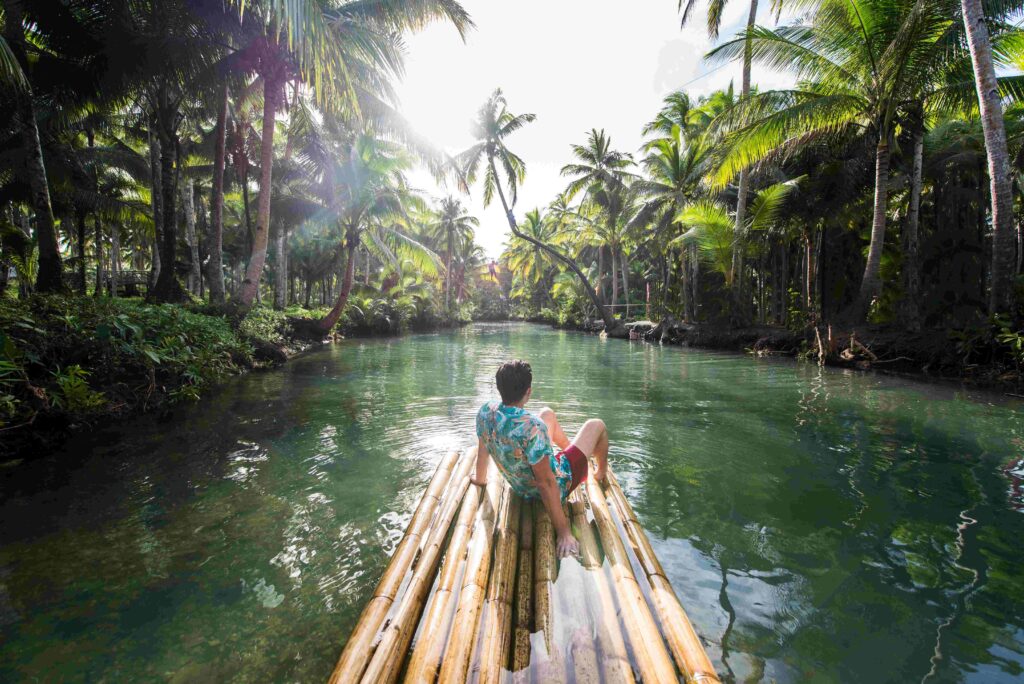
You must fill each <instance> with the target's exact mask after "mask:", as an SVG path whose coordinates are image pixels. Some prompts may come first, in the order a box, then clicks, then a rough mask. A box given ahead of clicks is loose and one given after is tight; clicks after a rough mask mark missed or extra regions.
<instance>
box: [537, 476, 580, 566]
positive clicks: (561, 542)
mask: <svg viewBox="0 0 1024 684" xmlns="http://www.w3.org/2000/svg"><path fill="white" fill-rule="evenodd" d="M531 467H532V468H533V477H534V479H535V480H536V481H537V490H538V491H539V492H540V500H541V501H542V502H543V503H544V510H546V511H547V512H548V518H550V519H551V525H552V526H553V527H554V528H555V537H556V542H555V543H556V546H557V551H558V557H559V558H565V557H566V556H576V555H579V552H580V545H579V542H577V541H576V537H574V536H572V528H570V527H569V520H568V519H567V518H566V517H565V511H563V510H562V493H561V491H560V490H559V489H558V482H557V481H556V480H555V474H554V473H553V472H552V471H551V465H550V464H549V463H548V460H547V459H546V458H545V459H541V460H540V461H539V462H538V463H535V464H533V466H531Z"/></svg>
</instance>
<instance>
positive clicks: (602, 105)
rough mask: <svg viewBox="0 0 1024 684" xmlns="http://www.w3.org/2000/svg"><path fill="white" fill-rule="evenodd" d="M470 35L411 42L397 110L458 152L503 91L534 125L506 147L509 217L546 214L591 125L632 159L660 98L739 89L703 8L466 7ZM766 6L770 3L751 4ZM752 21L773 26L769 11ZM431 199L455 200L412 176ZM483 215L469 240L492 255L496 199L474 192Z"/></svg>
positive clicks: (532, 2)
mask: <svg viewBox="0 0 1024 684" xmlns="http://www.w3.org/2000/svg"><path fill="white" fill-rule="evenodd" d="M462 4H463V6H464V7H465V8H466V10H467V11H468V12H469V14H470V16H471V17H472V19H473V21H474V23H475V24H476V28H475V29H473V30H472V31H470V32H469V34H468V35H467V36H466V41H465V43H463V42H462V40H461V39H460V38H459V35H458V32H457V31H456V30H455V29H454V28H452V27H451V26H450V25H444V24H436V25H432V26H430V27H428V28H427V29H425V30H423V31H421V32H419V33H417V34H415V35H411V36H408V37H407V56H406V73H405V75H404V78H403V80H402V82H401V83H400V84H399V87H398V95H399V98H400V102H401V110H402V112H403V114H404V115H405V116H406V118H407V119H408V120H409V121H410V123H411V124H412V125H413V127H414V128H415V129H416V130H417V132H419V133H420V134H422V135H424V136H426V137H427V139H429V140H431V141H432V142H433V143H434V144H435V145H437V146H438V147H440V148H442V149H444V150H445V151H447V152H449V153H457V152H461V151H462V150H465V149H466V148H468V147H469V146H470V145H472V143H473V142H474V141H473V137H472V135H471V133H470V122H471V120H472V119H473V117H474V115H475V114H476V112H477V110H478V109H479V108H480V105H482V104H483V102H484V101H485V100H486V99H487V97H488V96H489V95H490V94H491V93H492V92H493V91H494V89H495V88H498V87H500V88H501V89H502V90H503V91H504V93H505V97H506V99H507V100H508V103H509V109H510V111H512V112H513V113H514V114H523V113H527V112H529V113H533V114H535V115H536V116H537V119H536V121H534V122H533V123H531V124H529V125H527V126H525V127H524V128H523V129H521V130H520V131H518V132H516V133H514V134H513V135H512V136H511V137H510V138H508V139H507V144H508V146H509V148H510V149H511V150H512V151H513V152H515V153H516V154H518V155H519V156H520V157H522V159H523V160H524V161H525V162H526V182H525V183H524V184H523V185H522V186H521V188H520V191H519V201H518V204H517V205H516V208H515V214H516V217H517V218H521V217H522V215H523V214H524V213H526V212H527V211H529V210H530V209H533V208H535V207H544V206H546V205H547V204H548V203H549V202H550V201H551V200H552V199H554V197H555V196H556V195H557V194H558V193H559V192H561V191H562V190H564V188H565V186H566V184H567V183H568V180H567V179H566V178H564V177H562V176H561V175H560V169H561V168H562V166H563V165H565V164H567V163H569V162H570V161H571V150H570V145H571V144H574V143H577V144H582V143H584V142H585V141H586V138H587V133H588V132H589V131H590V130H591V129H592V128H597V129H602V128H603V129H604V130H605V131H606V132H607V133H608V134H609V135H610V136H611V140H612V145H613V147H614V148H615V149H618V150H621V151H625V152H633V153H635V152H637V150H638V148H639V147H640V145H641V143H642V135H641V129H642V128H643V125H644V124H645V123H646V122H648V121H650V120H651V119H653V118H654V116H655V114H656V113H657V112H658V110H659V109H660V107H661V101H662V99H663V98H664V97H665V96H666V95H668V94H669V93H671V92H673V91H675V90H678V89H679V88H681V87H685V89H686V90H687V91H688V92H690V94H691V95H695V96H696V95H702V94H707V93H709V92H711V91H713V90H717V89H719V88H725V87H727V86H728V85H729V82H730V80H731V81H733V82H734V83H735V86H736V88H737V89H739V85H740V65H739V64H738V63H726V64H724V65H721V64H712V63H707V62H705V61H704V55H705V54H706V53H707V52H708V50H709V49H711V47H712V42H711V40H710V39H709V38H708V36H707V33H706V28H705V21H704V18H705V16H706V12H707V7H706V4H704V3H701V4H699V5H698V6H697V7H696V8H695V12H694V15H693V17H692V19H691V21H690V22H688V24H687V26H686V27H685V28H683V29H680V21H679V13H678V11H677V2H676V0H630V1H629V2H623V1H622V0H520V1H519V2H515V3H508V2H496V1H495V0H463V1H462ZM759 4H760V5H762V6H765V5H768V4H769V3H764V2H762V3H759ZM749 7H750V5H749V3H746V2H740V1H739V0H733V1H732V2H730V3H728V5H727V6H726V11H725V15H724V19H723V22H722V30H721V40H728V39H729V38H730V37H731V36H732V35H733V34H734V33H735V32H736V31H737V30H738V29H739V28H740V27H741V26H742V25H743V22H744V21H745V20H746V15H747V12H749ZM758 22H759V23H761V24H764V25H771V24H772V19H771V16H770V11H769V9H768V8H767V7H762V11H761V12H760V13H759V14H758ZM752 80H753V82H754V83H755V84H757V85H758V86H759V87H761V88H762V89H767V88H772V87H781V86H784V85H785V84H786V82H787V78H786V76H785V75H782V74H775V73H771V72H767V71H765V70H763V69H760V68H759V67H758V66H757V65H755V66H754V70H753V78H752ZM411 180H412V182H413V184H414V185H415V186H416V187H418V188H419V189H421V190H423V191H424V192H426V194H427V195H428V196H430V197H436V198H440V197H443V196H444V195H447V194H457V191H456V190H455V189H454V188H450V189H445V188H440V187H438V186H437V184H436V183H435V182H434V181H433V179H432V178H431V177H430V175H429V174H428V173H427V172H426V171H425V170H422V169H420V170H418V171H416V172H414V173H413V174H411ZM463 199H464V202H465V203H466V205H467V206H468V207H469V210H470V211H471V213H473V214H474V215H475V216H477V218H479V219H480V227H479V229H478V230H477V243H478V244H480V245H481V246H482V247H483V248H484V250H485V252H486V253H487V255H488V256H489V257H494V258H497V257H498V256H499V255H500V254H501V251H502V248H503V245H504V243H505V242H506V240H507V239H508V235H509V229H508V223H507V221H506V220H505V217H504V216H503V215H502V211H501V207H500V203H499V201H498V200H497V198H495V200H494V203H492V204H491V205H490V206H489V207H487V208H486V209H485V208H484V206H483V201H482V192H481V190H480V188H473V189H472V194H471V195H470V197H468V198H463Z"/></svg>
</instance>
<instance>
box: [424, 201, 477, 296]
mask: <svg viewBox="0 0 1024 684" xmlns="http://www.w3.org/2000/svg"><path fill="white" fill-rule="evenodd" d="M479 226H480V221H479V220H478V219H477V218H476V217H475V216H472V215H470V214H468V213H467V212H466V208H465V207H464V206H463V205H462V202H461V201H460V200H459V199H457V198H455V197H451V196H449V197H445V198H444V199H443V200H441V206H440V208H439V210H438V212H437V218H436V220H434V221H432V222H431V223H430V224H429V225H428V226H427V230H428V234H429V235H430V236H431V237H432V238H433V239H434V240H435V241H437V242H438V243H443V244H444V246H445V247H444V270H445V276H444V310H445V311H449V310H450V304H451V289H452V257H453V256H454V255H455V254H456V253H457V252H458V251H459V249H460V247H461V245H464V244H467V243H472V242H473V232H474V230H475V229H476V228H477V227H479Z"/></svg>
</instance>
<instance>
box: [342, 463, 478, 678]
mask: <svg viewBox="0 0 1024 684" xmlns="http://www.w3.org/2000/svg"><path fill="white" fill-rule="evenodd" d="M458 459H459V452H457V451H456V452H452V453H451V454H449V455H448V456H446V457H445V458H443V459H442V460H441V462H440V463H439V464H438V466H437V469H436V470H435V471H434V475H433V477H432V478H431V479H430V484H429V485H427V489H426V491H425V492H424V493H423V497H422V498H421V499H420V502H419V504H418V505H417V506H416V511H415V513H413V516H412V520H411V521H409V527H408V528H406V531H405V535H404V536H403V537H402V540H401V541H400V542H399V543H398V546H397V547H396V548H395V553H394V554H393V555H392V556H391V561H390V562H389V563H388V567H387V569H386V570H385V571H384V575H383V576H382V577H381V579H380V582H378V584H377V588H376V589H375V590H374V592H373V598H371V599H370V601H369V603H367V605H366V608H365V609H363V612H362V614H361V615H360V616H359V621H358V622H357V623H356V626H355V629H353V630H352V634H351V636H349V639H348V642H347V643H346V644H345V648H344V650H343V651H342V652H341V656H340V657H339V658H338V664H337V665H336V666H335V668H334V672H333V673H331V677H330V679H329V680H328V682H329V684H349V682H353V681H355V680H357V679H358V678H359V676H360V675H361V674H362V673H363V670H364V669H365V668H366V664H367V662H369V660H370V655H371V653H372V651H371V648H372V644H373V640H374V639H375V638H376V636H377V633H378V631H379V630H380V627H381V625H382V624H383V622H384V619H385V618H386V617H387V614H388V611H389V610H390V609H391V605H392V603H394V600H395V595H396V594H397V592H398V589H399V587H400V586H401V583H402V581H403V579H404V578H405V575H406V573H407V572H408V570H409V567H410V566H411V565H412V563H413V560H414V559H415V558H416V556H417V554H418V552H419V545H420V541H421V538H422V537H423V536H424V535H425V534H426V533H427V530H429V529H430V527H431V523H432V522H433V520H434V517H435V516H434V513H435V511H436V510H437V507H438V503H439V502H440V498H441V493H442V492H443V491H444V490H445V488H446V487H447V486H448V484H449V482H450V481H451V480H452V479H454V478H453V470H454V469H455V465H456V463H457V462H458ZM469 460H470V459H469V458H468V457H467V458H466V459H464V460H463V463H466V464H468V462H469Z"/></svg>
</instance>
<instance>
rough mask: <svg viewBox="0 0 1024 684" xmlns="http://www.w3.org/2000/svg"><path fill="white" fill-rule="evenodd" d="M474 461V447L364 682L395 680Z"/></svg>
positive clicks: (374, 653) (382, 636) (422, 552)
mask: <svg viewBox="0 0 1024 684" xmlns="http://www.w3.org/2000/svg"><path fill="white" fill-rule="evenodd" d="M474 461H476V450H475V449H473V450H472V451H471V452H470V454H469V458H467V459H465V461H464V464H460V467H459V468H458V470H457V471H456V475H457V476H458V477H459V478H460V479H459V483H458V485H456V486H455V487H454V488H452V487H449V488H448V490H447V491H446V493H445V498H444V502H443V504H442V507H441V511H440V512H439V513H438V515H437V520H438V522H437V523H436V524H434V525H433V526H432V527H431V529H430V534H429V536H428V537H427V539H426V541H425V542H424V544H423V548H422V549H421V550H420V555H419V558H417V560H416V565H415V566H414V567H413V573H412V578H411V579H410V581H409V584H408V586H407V587H406V590H405V593H404V594H403V595H402V598H401V600H400V602H399V604H398V610H397V612H396V613H395V615H394V616H393V617H392V618H391V620H390V621H389V623H388V626H387V627H386V628H385V629H384V631H383V632H381V637H380V641H379V642H378V643H377V647H376V649H375V650H374V652H373V657H372V658H370V662H369V664H368V665H367V666H366V672H365V673H363V678H362V681H363V682H368V683H370V684H378V683H379V682H389V683H390V682H394V681H395V680H396V679H398V674H399V671H400V670H401V666H402V661H403V659H404V657H405V654H406V652H407V651H408V650H409V643H410V642H411V641H412V637H413V635H414V634H415V633H416V625H417V624H419V619H420V616H421V615H422V614H423V607H424V605H426V602H427V597H428V596H429V594H430V588H431V587H432V586H433V584H434V577H435V576H436V575H437V569H438V566H439V565H440V563H441V553H442V551H443V550H444V548H445V540H447V538H448V528H449V527H451V523H452V520H453V519H454V518H455V513H456V511H457V510H458V509H459V505H460V504H461V503H462V500H463V497H464V495H465V493H466V491H467V490H468V489H469V466H470V465H471V464H472V463H473V462H474Z"/></svg>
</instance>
